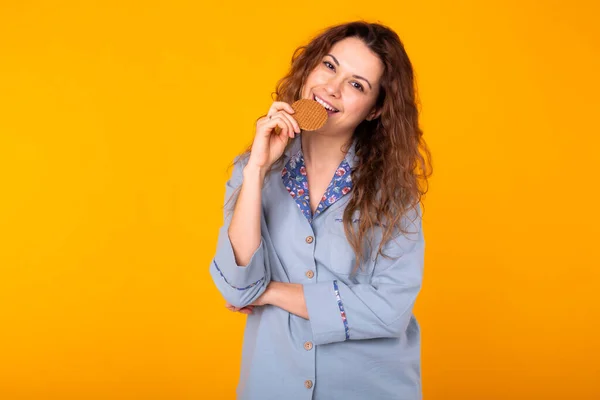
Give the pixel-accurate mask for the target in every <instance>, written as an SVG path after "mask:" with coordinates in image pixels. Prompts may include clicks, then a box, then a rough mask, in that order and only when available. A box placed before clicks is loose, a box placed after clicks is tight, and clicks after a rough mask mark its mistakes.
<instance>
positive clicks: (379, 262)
mask: <svg viewBox="0 0 600 400" xmlns="http://www.w3.org/2000/svg"><path fill="white" fill-rule="evenodd" d="M276 95H277V100H278V101H275V102H274V103H273V104H272V106H271V107H270V109H269V111H268V113H267V115H266V116H264V117H262V118H260V119H259V120H258V121H257V123H256V133H255V137H254V142H253V144H252V146H251V149H250V150H249V151H247V152H246V153H245V154H243V155H242V156H240V157H237V158H236V160H235V161H234V170H233V173H232V177H231V179H230V180H229V182H228V183H227V188H226V212H225V223H224V225H223V227H222V228H221V230H220V233H219V239H218V245H217V251H216V255H215V258H214V260H213V262H212V263H211V266H210V273H211V275H212V278H213V280H214V282H215V284H216V286H217V287H218V289H219V291H220V292H221V293H222V295H223V297H224V298H225V300H226V302H227V304H226V305H227V307H228V308H229V309H230V310H232V311H239V312H242V313H245V314H248V319H247V323H246V328H245V333H244V346H243V351H242V370H241V376H240V380H239V384H238V389H237V392H238V398H239V399H260V400H268V399H277V400H281V399H286V400H288V399H318V400H321V399H324V400H328V399H346V400H353V399H366V398H369V399H377V400H383V399H402V400H412V399H420V398H421V396H422V395H421V393H422V392H421V377H420V375H421V367H420V333H419V325H418V323H417V321H416V320H415V318H414V316H413V314H412V309H413V305H414V303H415V299H416V297H417V294H418V292H419V290H420V287H421V281H422V272H423V259H424V239H423V231H422V229H421V208H420V205H419V204H420V200H421V197H422V195H423V194H424V193H425V192H426V190H422V189H421V186H420V183H423V182H425V183H426V179H427V177H428V175H429V174H430V169H429V167H430V161H429V159H430V157H429V151H428V150H427V147H426V145H425V143H424V141H423V139H422V131H421V130H420V128H419V126H418V110H417V107H416V101H415V88H414V81H413V70H412V66H411V63H410V61H409V58H408V56H407V55H406V52H405V51H404V48H403V45H402V43H401V41H400V40H399V38H398V36H397V35H396V34H395V33H394V32H393V31H392V30H390V29H389V28H386V27H384V26H381V25H379V24H369V23H366V22H353V23H349V24H344V25H340V26H335V27H331V28H329V29H327V30H326V31H324V32H323V33H322V34H321V35H319V36H318V37H316V38H315V39H313V40H312V41H311V42H310V43H309V44H308V45H307V46H304V47H301V48H299V49H298V50H297V51H296V53H295V54H294V57H293V59H292V66H291V70H290V72H289V73H288V75H287V76H285V77H284V78H283V79H282V80H281V81H280V82H279V83H278V85H277V92H276ZM300 98H303V99H314V100H316V101H318V102H319V103H321V104H322V105H323V106H324V107H325V108H326V109H327V113H328V114H329V116H328V120H327V122H326V124H325V125H324V126H323V127H322V128H321V129H319V130H317V131H313V132H301V131H300V128H299V126H298V124H297V122H296V120H295V119H294V110H293V109H292V108H291V106H290V104H291V103H293V102H294V101H295V100H298V99H300ZM276 127H279V128H278V129H275V128H276ZM420 150H421V151H420ZM422 153H423V154H422ZM428 171H429V172H428Z"/></svg>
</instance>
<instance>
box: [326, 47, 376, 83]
mask: <svg viewBox="0 0 600 400" xmlns="http://www.w3.org/2000/svg"><path fill="white" fill-rule="evenodd" d="M326 55H328V56H329V57H331V58H333V61H334V62H335V63H336V64H337V66H338V67H339V66H340V63H339V61H338V60H337V58H335V57H334V56H333V54H329V53H327V54H326ZM352 76H353V77H354V78H356V79H362V80H363V81H365V82H367V84H368V85H369V89H373V87H372V86H371V82H369V80H368V79H367V78H363V77H362V76H360V75H352Z"/></svg>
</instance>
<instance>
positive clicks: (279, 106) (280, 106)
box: [267, 101, 296, 116]
mask: <svg viewBox="0 0 600 400" xmlns="http://www.w3.org/2000/svg"><path fill="white" fill-rule="evenodd" d="M280 110H285V111H287V112H288V113H290V114H293V113H295V112H296V111H294V109H293V108H292V106H291V105H289V104H288V103H286V102H284V101H275V102H273V104H271V108H269V112H268V113H267V116H269V115H273V114H275V113H276V112H277V111H280Z"/></svg>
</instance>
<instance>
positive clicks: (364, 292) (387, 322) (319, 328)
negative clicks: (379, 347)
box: [304, 206, 425, 345]
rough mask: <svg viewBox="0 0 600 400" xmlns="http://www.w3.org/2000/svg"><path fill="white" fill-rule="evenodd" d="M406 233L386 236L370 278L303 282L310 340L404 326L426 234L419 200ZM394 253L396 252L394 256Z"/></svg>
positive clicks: (376, 334) (388, 332) (384, 333)
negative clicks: (357, 281) (355, 281)
mask: <svg viewBox="0 0 600 400" xmlns="http://www.w3.org/2000/svg"><path fill="white" fill-rule="evenodd" d="M406 219H407V220H409V221H410V224H409V225H410V226H408V230H409V233H408V234H406V235H400V236H397V237H395V238H393V239H391V240H390V241H389V242H388V243H387V244H386V245H385V247H384V254H389V255H391V256H394V255H396V257H394V258H391V259H390V258H384V257H382V256H379V258H378V261H377V263H376V265H375V271H374V273H373V276H372V279H371V282H370V283H368V284H351V285H347V284H345V283H343V282H342V281H340V280H333V281H324V282H318V283H316V284H310V285H304V298H305V301H306V308H307V310H308V315H309V319H310V323H311V329H312V333H313V341H314V343H315V344H317V345H319V344H327V343H333V342H340V341H344V340H360V339H372V338H380V337H399V336H401V335H402V334H403V333H404V332H405V331H406V329H407V327H408V324H409V322H410V319H411V316H412V311H413V307H414V304H415V301H416V298H417V295H418V293H419V291H420V289H421V283H422V278H423V266H424V254H425V240H424V237H423V230H422V220H421V213H420V206H417V208H416V210H413V211H412V212H410V213H408V214H407V217H406ZM398 255H399V256H398Z"/></svg>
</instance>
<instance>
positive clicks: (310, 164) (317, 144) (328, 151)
mask: <svg viewBox="0 0 600 400" xmlns="http://www.w3.org/2000/svg"><path fill="white" fill-rule="evenodd" d="M348 139H349V138H347V137H339V136H325V135H321V134H318V133H316V132H308V133H302V136H301V137H300V140H302V154H303V156H304V162H305V164H306V167H307V168H309V169H311V170H312V171H320V170H330V169H332V168H336V167H337V166H338V165H339V164H340V163H341V162H342V160H343V159H344V157H345V156H346V153H344V152H343V151H342V147H343V146H344V144H345V143H346V142H347V140H348Z"/></svg>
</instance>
